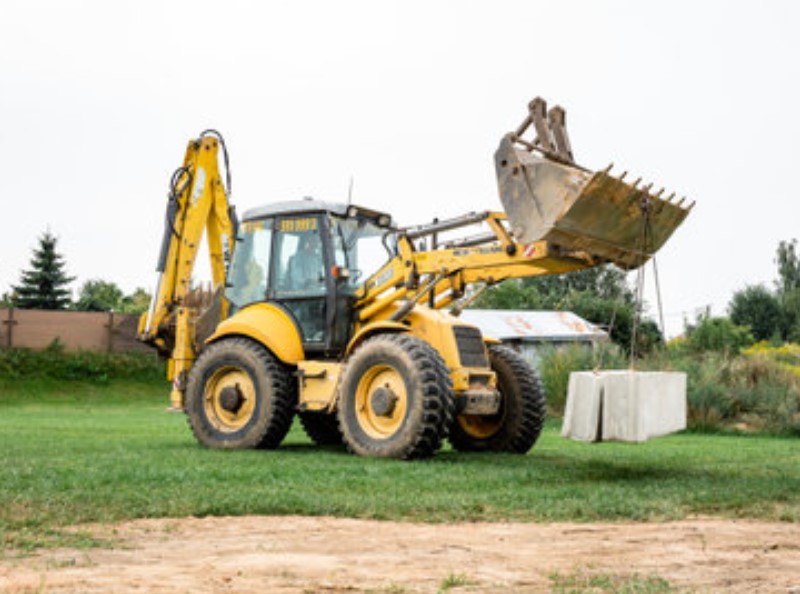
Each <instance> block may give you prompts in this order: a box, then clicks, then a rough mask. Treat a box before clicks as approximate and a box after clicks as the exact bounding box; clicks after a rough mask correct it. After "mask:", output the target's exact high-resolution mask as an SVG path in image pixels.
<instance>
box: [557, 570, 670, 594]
mask: <svg viewBox="0 0 800 594" xmlns="http://www.w3.org/2000/svg"><path fill="white" fill-rule="evenodd" d="M550 582H551V589H550V592H552V594H679V593H681V592H685V590H679V589H677V588H675V587H674V586H673V585H672V584H670V583H669V582H668V581H667V580H665V579H663V578H661V577H658V576H641V575H639V574H633V575H630V576H618V575H608V574H602V573H596V572H595V573H593V572H590V571H588V570H586V569H584V568H579V569H577V570H576V571H575V572H573V573H571V574H567V575H562V574H560V573H558V572H556V573H554V574H552V575H551V576H550Z"/></svg>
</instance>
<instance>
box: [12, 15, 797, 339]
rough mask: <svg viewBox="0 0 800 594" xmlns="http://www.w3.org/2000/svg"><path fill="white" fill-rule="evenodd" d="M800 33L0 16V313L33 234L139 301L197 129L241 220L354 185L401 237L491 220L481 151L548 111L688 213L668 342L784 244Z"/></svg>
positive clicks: (640, 18)
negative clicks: (220, 164)
mask: <svg viewBox="0 0 800 594" xmlns="http://www.w3.org/2000/svg"><path fill="white" fill-rule="evenodd" d="M798 31H800V3H798V2H792V1H789V0H786V1H784V2H777V1H772V2H770V1H762V2H758V3H756V2H700V1H697V0H695V1H691V2H674V1H672V2H658V3H651V2H641V1H639V2H633V1H632V2H611V1H595V2H589V1H586V2H576V1H573V2H564V1H555V0H550V1H548V2H540V1H532V0H528V1H524V2H502V1H493V2H488V1H487V2H436V1H426V2H414V1H409V0H405V1H402V2H377V1H370V2H366V1H365V2H323V1H319V2H312V1H307V2H303V1H295V2H265V1H260V2H259V1H252V2H246V1H235V0H234V1H227V2H220V1H216V2H208V1H203V0H192V1H171V2H167V1H164V0H161V1H158V2H148V1H142V0H139V1H136V2H120V1H117V2H109V1H107V0H106V1H99V0H98V1H79V0H71V1H69V2H57V1H39V2H37V1H35V0H24V1H12V0H0V75H2V77H1V78H0V81H1V83H0V84H2V89H1V92H0V121H2V122H3V127H2V131H0V163H2V176H0V201H2V202H0V204H2V211H1V212H2V221H3V224H2V231H1V232H0V293H2V292H5V291H8V290H9V289H10V286H11V284H13V283H16V282H18V280H19V276H20V272H21V270H22V269H24V268H27V267H28V264H29V260H30V256H31V251H32V249H33V248H34V247H36V245H37V238H38V237H39V236H40V235H41V233H42V232H43V231H45V230H47V229H49V230H50V231H51V232H52V233H54V234H55V235H56V236H57V237H58V238H59V247H60V250H61V252H62V253H63V254H64V256H65V258H66V261H67V267H68V272H69V273H70V274H72V275H75V276H77V281H76V282H75V284H74V289H75V290H76V291H77V289H78V287H79V286H80V284H81V283H82V282H84V281H86V280H89V279H95V278H99V279H104V280H110V281H114V282H116V283H117V284H118V285H120V287H122V288H123V290H125V291H126V292H130V291H132V290H133V289H134V288H136V287H139V286H142V287H146V288H147V289H148V290H149V289H150V288H151V285H152V281H153V277H154V273H153V269H154V266H155V259H156V256H157V252H158V247H159V241H160V235H161V231H162V221H163V211H164V203H165V199H166V191H167V185H168V181H169V176H170V174H171V173H172V171H173V170H174V169H175V168H176V167H177V166H178V165H180V164H181V161H182V158H183V153H184V149H185V146H186V142H187V141H188V140H189V139H190V138H192V137H194V136H196V135H197V134H198V133H199V132H201V131H202V130H204V129H206V128H209V127H213V128H216V129H218V130H220V131H221V132H222V133H223V135H224V136H225V139H226V141H227V144H228V148H229V150H230V154H231V169H232V173H233V196H232V201H233V202H234V203H235V204H236V206H237V208H238V209H239V212H242V211H243V210H246V209H247V208H250V207H253V206H256V205H260V204H264V203H268V202H271V201H277V200H285V199H290V198H298V197H302V196H306V195H311V196H314V197H317V198H321V199H326V200H333V201H336V200H345V199H346V197H347V188H348V183H349V180H350V177H351V176H352V177H353V178H354V201H355V202H358V203H361V204H363V205H365V206H370V207H373V208H376V209H380V210H385V211H388V212H391V213H392V214H394V216H395V218H396V219H397V220H399V221H400V222H401V223H404V224H411V223H420V222H425V221H428V220H430V219H432V218H433V217H434V216H438V217H445V216H455V215H458V214H462V213H464V212H468V211H472V210H486V209H499V208H501V206H500V202H499V199H498V197H497V192H496V184H495V177H494V166H493V161H492V155H493V152H494V150H495V148H496V146H497V143H498V142H499V140H500V137H501V136H502V134H503V133H505V132H507V131H509V130H511V129H513V128H515V127H516V126H517V124H518V123H519V121H520V120H521V119H522V117H523V116H524V114H525V109H526V105H527V103H528V101H529V100H530V99H531V98H533V97H534V96H536V95H542V96H543V97H545V98H546V99H548V100H549V101H550V103H551V104H552V103H560V104H562V105H563V106H565V107H566V109H567V121H568V126H569V131H570V135H571V140H572V145H573V149H574V152H575V154H576V158H577V160H578V161H579V162H580V163H581V164H583V165H584V166H586V167H589V168H594V169H598V168H603V167H605V166H606V165H607V164H608V163H610V162H614V163H615V164H616V166H618V167H619V170H623V169H627V170H629V171H630V172H631V173H630V175H633V176H636V177H638V176H642V177H643V178H644V180H645V181H646V182H651V181H652V182H653V183H654V185H655V186H657V187H661V186H666V187H667V190H668V191H675V192H677V193H678V194H679V195H684V194H685V195H687V196H688V197H689V198H691V199H694V200H696V201H697V206H696V207H695V209H694V211H693V212H692V214H691V215H690V216H689V218H688V219H687V220H686V222H685V223H684V224H683V225H682V226H681V227H680V228H679V229H678V231H677V232H676V233H675V235H674V236H673V238H672V239H671V241H670V242H669V243H668V244H667V245H666V246H665V248H664V249H663V250H662V251H661V252H660V253H659V257H658V267H659V273H660V280H661V289H662V296H663V302H664V311H665V314H666V315H667V318H668V324H667V325H668V329H669V330H670V333H671V334H674V333H675V331H676V329H677V330H680V327H681V320H682V319H683V317H684V316H687V317H689V318H693V316H694V315H695V312H696V311H697V309H698V308H701V307H705V306H707V305H710V306H711V307H712V311H713V312H714V313H717V314H721V313H724V312H725V308H726V305H727V303H728V301H729V299H730V297H731V295H732V293H733V292H734V291H735V290H737V289H741V288H743V287H744V286H745V285H747V284H755V283H767V284H771V282H772V280H773V279H774V278H775V276H776V272H775V265H774V262H773V259H774V253H775V248H776V246H777V244H778V242H779V241H780V240H783V239H791V238H800V192H799V191H798V189H797V187H798V179H797V177H796V175H797V171H798V168H799V167H800V166H799V165H798V164H799V163H800V148H798V146H799V143H800V115H798V113H799V112H800V34H798ZM648 274H649V279H650V281H652V273H651V271H650V270H648ZM648 294H649V295H650V297H649V300H650V302H651V303H652V302H653V301H654V298H653V292H652V283H650V284H649V290H648Z"/></svg>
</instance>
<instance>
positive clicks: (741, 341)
mask: <svg viewBox="0 0 800 594" xmlns="http://www.w3.org/2000/svg"><path fill="white" fill-rule="evenodd" d="M753 342H755V340H754V339H753V335H752V334H751V333H750V330H749V329H748V328H746V327H744V326H737V325H736V324H734V323H733V322H731V321H730V320H729V319H728V318H702V319H700V320H699V321H698V322H697V325H696V326H695V327H694V328H692V329H691V331H690V332H689V336H688V337H687V339H686V343H685V346H686V348H688V349H689V350H691V351H694V352H695V353H700V352H704V351H714V352H718V353H730V354H736V353H738V352H739V350H740V349H742V348H744V347H746V346H748V345H751V344H753Z"/></svg>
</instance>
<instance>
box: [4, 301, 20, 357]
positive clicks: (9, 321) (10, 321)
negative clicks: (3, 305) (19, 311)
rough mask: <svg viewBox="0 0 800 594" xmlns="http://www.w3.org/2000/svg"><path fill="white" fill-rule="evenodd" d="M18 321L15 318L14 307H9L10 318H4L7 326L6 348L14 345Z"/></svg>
mask: <svg viewBox="0 0 800 594" xmlns="http://www.w3.org/2000/svg"><path fill="white" fill-rule="evenodd" d="M16 323H17V322H16V321H15V320H14V308H13V307H10V308H8V318H7V319H5V320H3V324H5V326H6V327H7V330H6V348H8V349H10V348H12V347H13V346H14V339H13V334H14V333H13V329H14V326H15V325H16Z"/></svg>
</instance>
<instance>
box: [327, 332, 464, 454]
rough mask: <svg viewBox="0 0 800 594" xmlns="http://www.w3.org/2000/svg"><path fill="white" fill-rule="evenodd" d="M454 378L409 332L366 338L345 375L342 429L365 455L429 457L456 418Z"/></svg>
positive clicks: (434, 353)
mask: <svg viewBox="0 0 800 594" xmlns="http://www.w3.org/2000/svg"><path fill="white" fill-rule="evenodd" d="M452 408H453V398H452V382H451V380H450V375H449V373H448V371H447V366H446V365H445V363H444V361H443V360H442V357H441V355H439V353H438V352H437V351H436V349H434V348H433V347H432V346H430V345H429V344H428V343H426V342H424V341H422V340H420V339H419V338H416V337H414V336H409V335H407V334H381V335H378V336H375V337H373V338H370V339H369V340H367V341H365V342H364V344H362V345H361V346H360V347H359V348H358V349H357V350H356V352H355V353H354V354H353V356H352V357H351V358H350V360H349V361H348V362H347V366H346V368H345V370H344V372H343V374H342V383H341V386H340V391H339V414H338V416H339V427H340V429H341V432H342V436H343V438H344V442H345V444H346V445H347V447H348V449H349V450H350V451H351V452H352V453H354V454H358V455H360V456H375V457H385V458H400V459H404V460H408V459H412V458H426V457H429V456H432V455H433V454H434V453H435V452H436V450H438V449H439V448H440V447H441V445H442V441H443V439H444V438H445V437H446V436H447V428H448V427H449V425H450V423H451V419H452Z"/></svg>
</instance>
